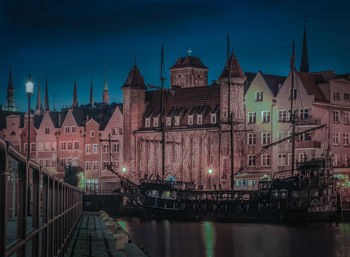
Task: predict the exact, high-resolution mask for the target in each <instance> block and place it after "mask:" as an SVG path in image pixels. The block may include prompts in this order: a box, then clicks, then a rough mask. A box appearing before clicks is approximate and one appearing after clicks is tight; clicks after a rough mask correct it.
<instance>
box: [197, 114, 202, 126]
mask: <svg viewBox="0 0 350 257" xmlns="http://www.w3.org/2000/svg"><path fill="white" fill-rule="evenodd" d="M197 124H198V125H202V115H197Z"/></svg>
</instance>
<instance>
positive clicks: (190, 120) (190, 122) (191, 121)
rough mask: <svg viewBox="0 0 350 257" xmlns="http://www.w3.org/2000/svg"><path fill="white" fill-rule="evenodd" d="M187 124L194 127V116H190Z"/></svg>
mask: <svg viewBox="0 0 350 257" xmlns="http://www.w3.org/2000/svg"><path fill="white" fill-rule="evenodd" d="M187 123H188V125H193V115H188V120H187Z"/></svg>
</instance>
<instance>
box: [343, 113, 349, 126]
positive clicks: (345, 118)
mask: <svg viewBox="0 0 350 257" xmlns="http://www.w3.org/2000/svg"><path fill="white" fill-rule="evenodd" d="M344 123H345V124H349V123H350V112H344Z"/></svg>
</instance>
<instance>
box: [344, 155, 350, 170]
mask: <svg viewBox="0 0 350 257" xmlns="http://www.w3.org/2000/svg"><path fill="white" fill-rule="evenodd" d="M343 158H344V165H345V167H350V156H349V155H344V157H343Z"/></svg>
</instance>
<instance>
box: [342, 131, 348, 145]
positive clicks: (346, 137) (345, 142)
mask: <svg viewBox="0 0 350 257" xmlns="http://www.w3.org/2000/svg"><path fill="white" fill-rule="evenodd" d="M343 145H346V146H348V145H350V139H349V133H344V134H343Z"/></svg>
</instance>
